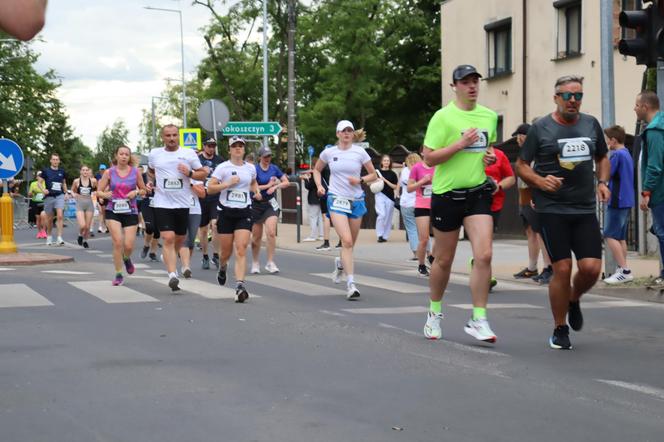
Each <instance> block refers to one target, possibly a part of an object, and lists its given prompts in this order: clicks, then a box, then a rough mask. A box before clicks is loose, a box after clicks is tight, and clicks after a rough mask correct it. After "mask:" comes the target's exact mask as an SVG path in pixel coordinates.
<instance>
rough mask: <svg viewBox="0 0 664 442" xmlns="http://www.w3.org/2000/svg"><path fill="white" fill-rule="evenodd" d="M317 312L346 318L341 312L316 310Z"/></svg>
mask: <svg viewBox="0 0 664 442" xmlns="http://www.w3.org/2000/svg"><path fill="white" fill-rule="evenodd" d="M318 311H319V312H320V313H322V314H324V315H330V316H341V317H344V316H346V315H344V314H343V313H341V312H333V311H330V310H318Z"/></svg>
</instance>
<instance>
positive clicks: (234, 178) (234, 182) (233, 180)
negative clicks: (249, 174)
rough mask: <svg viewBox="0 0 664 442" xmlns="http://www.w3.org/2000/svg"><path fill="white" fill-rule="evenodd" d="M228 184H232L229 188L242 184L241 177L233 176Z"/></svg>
mask: <svg viewBox="0 0 664 442" xmlns="http://www.w3.org/2000/svg"><path fill="white" fill-rule="evenodd" d="M228 182H229V183H230V184H229V185H228V187H232V186H234V185H236V184H237V183H239V182H240V177H239V176H237V175H233V176H232V177H231V179H230V180H228Z"/></svg>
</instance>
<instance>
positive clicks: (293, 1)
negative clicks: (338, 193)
mask: <svg viewBox="0 0 664 442" xmlns="http://www.w3.org/2000/svg"><path fill="white" fill-rule="evenodd" d="M296 7H297V0H288V167H290V168H291V170H292V171H293V173H295V170H296V169H295V134H296V130H295V22H296V17H297V11H296Z"/></svg>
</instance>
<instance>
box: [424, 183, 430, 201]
mask: <svg viewBox="0 0 664 442" xmlns="http://www.w3.org/2000/svg"><path fill="white" fill-rule="evenodd" d="M431 193H432V191H431V184H428V185H426V186H424V187H423V188H422V196H423V197H424V198H431Z"/></svg>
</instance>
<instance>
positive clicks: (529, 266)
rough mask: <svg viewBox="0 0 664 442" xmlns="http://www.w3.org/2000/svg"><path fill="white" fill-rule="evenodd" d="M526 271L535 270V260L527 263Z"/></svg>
mask: <svg viewBox="0 0 664 442" xmlns="http://www.w3.org/2000/svg"><path fill="white" fill-rule="evenodd" d="M528 270H533V271H535V270H537V259H535V260H534V261H528Z"/></svg>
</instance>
